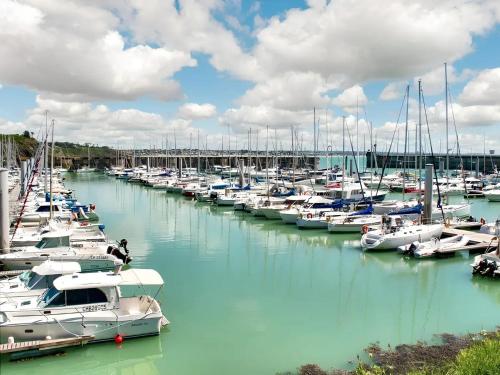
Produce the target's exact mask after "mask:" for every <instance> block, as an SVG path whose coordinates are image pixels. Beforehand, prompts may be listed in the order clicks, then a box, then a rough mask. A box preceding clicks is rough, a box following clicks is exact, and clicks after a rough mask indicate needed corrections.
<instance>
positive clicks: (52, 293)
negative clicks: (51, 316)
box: [38, 287, 61, 306]
mask: <svg viewBox="0 0 500 375" xmlns="http://www.w3.org/2000/svg"><path fill="white" fill-rule="evenodd" d="M60 294H61V292H60V291H59V290H57V289H56V288H54V287H52V288H49V289H47V290H46V291H45V292H44V293H43V294H42V295H41V296H40V297H38V304H39V305H40V304H41V305H43V306H47V305H49V304H50V303H51V302H52V301H53V300H54V299H55V298H57V297H58V296H59V295H60Z"/></svg>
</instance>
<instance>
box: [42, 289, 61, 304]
mask: <svg viewBox="0 0 500 375" xmlns="http://www.w3.org/2000/svg"><path fill="white" fill-rule="evenodd" d="M49 291H52V293H50V292H49V293H47V297H49V298H47V299H46V301H47V300H48V301H49V303H48V304H47V305H46V307H49V306H50V307H57V306H64V302H65V301H64V293H61V292H58V290H57V289H55V288H52V289H49ZM54 291H55V292H54ZM49 295H53V297H52V298H50V296H49Z"/></svg>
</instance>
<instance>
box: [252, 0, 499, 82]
mask: <svg viewBox="0 0 500 375" xmlns="http://www.w3.org/2000/svg"><path fill="white" fill-rule="evenodd" d="M310 5H313V8H308V9H304V10H302V9H300V10H299V9H293V10H290V11H288V12H287V14H286V16H285V17H284V18H283V19H281V18H279V17H273V18H272V19H271V20H270V22H269V24H268V26H267V27H265V28H264V29H262V30H261V31H260V32H259V33H258V34H257V39H258V44H257V46H256V48H255V53H254V54H255V56H256V58H257V61H258V63H259V66H261V67H262V68H263V69H264V70H265V71H266V73H267V74H268V76H272V75H274V74H276V73H277V72H280V73H281V72H283V71H288V70H291V71H314V72H317V73H320V74H322V75H323V76H324V77H325V78H331V77H337V78H339V79H343V80H345V81H346V82H347V83H350V84H355V83H362V82H365V81H367V80H374V79H401V78H403V79H406V78H408V77H413V76H416V75H419V74H423V73H424V72H427V71H429V70H430V69H434V68H435V67H436V66H439V65H440V64H441V63H442V62H443V61H454V60H456V59H458V58H460V57H462V56H464V55H465V54H467V53H469V52H470V51H471V50H472V36H473V35H478V34H483V33H485V32H486V31H487V30H489V29H491V28H492V27H493V25H494V24H495V23H496V22H498V17H499V14H498V13H497V12H496V7H498V3H497V2H495V1H493V0H492V1H475V2H474V1H467V2H466V1H463V0H450V1H446V2H441V3H439V4H436V3H435V2H434V1H427V0H421V1H417V2H412V3H411V4H408V2H407V1H403V0H400V1H395V0H390V1H389V0H387V1H376V2H374V1H371V0H365V1H356V2H353V1H350V0H338V1H330V2H326V1H314V2H310ZM381 20H383V22H381Z"/></svg>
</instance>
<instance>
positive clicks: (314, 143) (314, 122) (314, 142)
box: [313, 107, 316, 169]
mask: <svg viewBox="0 0 500 375" xmlns="http://www.w3.org/2000/svg"><path fill="white" fill-rule="evenodd" d="M313 129H314V139H313V160H316V107H313ZM313 169H314V168H313Z"/></svg>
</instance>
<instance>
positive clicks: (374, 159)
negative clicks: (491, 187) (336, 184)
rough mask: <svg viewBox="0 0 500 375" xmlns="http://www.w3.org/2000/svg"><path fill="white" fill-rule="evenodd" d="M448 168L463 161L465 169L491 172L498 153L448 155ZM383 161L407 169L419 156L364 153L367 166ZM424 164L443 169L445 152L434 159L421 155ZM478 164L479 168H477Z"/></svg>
mask: <svg viewBox="0 0 500 375" xmlns="http://www.w3.org/2000/svg"><path fill="white" fill-rule="evenodd" d="M449 158H450V169H451V170H456V169H460V168H461V165H462V163H463V168H464V169H465V170H467V171H473V172H475V171H476V170H477V171H478V172H481V173H491V172H493V170H494V168H495V166H498V165H500V155H483V154H467V155H462V157H461V158H460V157H459V156H457V155H450V156H449ZM384 163H387V165H386V168H397V169H402V168H403V167H404V166H406V168H408V169H414V168H415V166H417V168H418V166H419V165H420V156H419V155H415V154H408V155H406V157H405V156H404V155H403V154H396V153H394V154H391V155H390V156H389V157H387V155H386V154H381V153H372V152H370V151H369V152H367V153H366V167H367V168H376V167H378V168H382V166H383V165H384ZM426 164H433V165H434V168H436V169H437V170H443V169H444V168H445V167H446V154H436V155H434V159H433V158H432V156H431V155H427V154H426V155H422V163H421V165H422V167H425V165H426ZM478 166H479V168H478Z"/></svg>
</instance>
